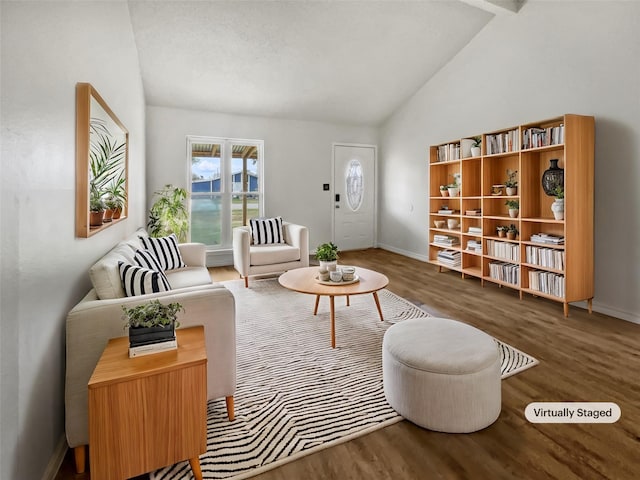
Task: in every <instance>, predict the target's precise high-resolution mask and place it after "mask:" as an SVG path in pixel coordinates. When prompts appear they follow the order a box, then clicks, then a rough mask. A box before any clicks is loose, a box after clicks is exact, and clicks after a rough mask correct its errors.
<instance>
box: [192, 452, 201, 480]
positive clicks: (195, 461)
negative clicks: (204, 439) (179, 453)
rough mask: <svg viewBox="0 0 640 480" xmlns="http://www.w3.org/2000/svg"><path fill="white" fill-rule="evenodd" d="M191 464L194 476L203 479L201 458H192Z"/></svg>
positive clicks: (199, 479) (197, 479)
mask: <svg viewBox="0 0 640 480" xmlns="http://www.w3.org/2000/svg"><path fill="white" fill-rule="evenodd" d="M189 465H191V470H192V471H193V478H195V479H196V480H202V470H201V469H200V459H199V458H198V457H195V458H190V459H189Z"/></svg>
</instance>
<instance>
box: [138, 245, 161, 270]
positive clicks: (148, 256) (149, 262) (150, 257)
mask: <svg viewBox="0 0 640 480" xmlns="http://www.w3.org/2000/svg"><path fill="white" fill-rule="evenodd" d="M133 261H134V262H135V263H136V265H138V266H139V267H144V268H148V269H149V270H153V271H154V272H162V266H161V265H160V262H159V261H158V258H157V257H156V256H155V255H154V254H153V252H152V251H151V250H136V253H135V255H134V256H133Z"/></svg>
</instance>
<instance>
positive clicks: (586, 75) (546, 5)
mask: <svg viewBox="0 0 640 480" xmlns="http://www.w3.org/2000/svg"><path fill="white" fill-rule="evenodd" d="M639 31H640V4H638V3H635V2H566V3H565V2H531V1H529V2H527V3H525V5H524V6H523V7H522V9H521V10H520V12H519V13H518V14H516V15H505V16H499V17H496V18H494V19H493V20H492V21H491V22H489V24H488V25H487V26H486V27H485V28H484V29H483V30H482V31H481V32H480V33H479V34H478V35H477V36H476V38H474V40H473V41H472V42H471V43H470V44H469V45H467V46H466V47H465V48H464V49H463V50H462V51H461V52H460V53H459V54H458V55H457V56H456V57H455V58H454V59H453V60H452V61H451V62H450V63H449V64H448V65H446V66H445V67H444V68H443V69H442V70H441V71H440V72H438V74H437V75H436V76H435V77H434V78H432V79H431V80H430V81H429V82H428V83H427V84H425V85H424V86H423V87H422V88H421V89H420V90H419V92H418V93H417V94H416V95H415V96H414V97H413V98H411V99H410V100H409V101H408V102H407V104H406V105H404V106H403V107H402V108H401V109H400V110H398V111H397V112H396V113H395V114H394V115H393V117H392V118H391V119H390V120H389V121H387V122H386V123H385V125H384V126H383V127H382V129H381V137H380V139H381V140H380V143H381V154H380V157H381V169H380V171H381V179H382V185H381V198H382V201H381V215H380V227H381V228H380V237H379V238H380V241H381V243H382V244H383V245H384V246H386V247H387V248H390V249H393V250H396V251H399V252H404V253H406V254H409V255H412V256H415V257H419V258H426V257H427V214H428V204H427V192H428V172H427V162H428V146H429V145H431V144H436V143H442V142H446V141H450V140H453V139H456V138H458V139H459V138H461V137H463V136H469V135H474V134H478V133H481V132H486V131H491V130H493V129H498V128H504V127H508V126H512V125H518V124H520V123H525V122H530V121H535V120H542V119H545V118H550V117H554V116H556V115H561V114H563V113H577V114H584V115H594V116H595V118H596V147H595V148H596V168H595V175H596V178H595V201H596V208H595V230H596V233H595V244H596V247H595V272H596V273H595V299H594V308H595V309H597V310H600V311H603V312H606V313H609V314H611V315H614V316H617V317H620V318H625V319H627V320H632V321H638V322H640V295H638V292H639V291H640V289H639V285H640V268H638V265H640V238H639V237H640V190H639V189H638V188H637V187H638V184H640V162H639V160H640V158H639V157H640V122H639V121H638V119H640V83H639V82H638V79H639V78H640V36H639V35H638V32H639ZM412 205H413V206H414V207H415V208H414V209H413V211H411V206H412ZM425 268H426V267H425Z"/></svg>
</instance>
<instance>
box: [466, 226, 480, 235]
mask: <svg viewBox="0 0 640 480" xmlns="http://www.w3.org/2000/svg"><path fill="white" fill-rule="evenodd" d="M467 233H470V234H472V235H482V228H481V227H469V229H468V230H467Z"/></svg>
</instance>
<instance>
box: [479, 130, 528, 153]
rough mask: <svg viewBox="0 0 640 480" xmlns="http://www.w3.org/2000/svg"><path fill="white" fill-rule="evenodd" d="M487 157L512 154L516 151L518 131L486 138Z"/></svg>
mask: <svg viewBox="0 0 640 480" xmlns="http://www.w3.org/2000/svg"><path fill="white" fill-rule="evenodd" d="M486 143H487V155H493V154H494V153H505V152H513V151H517V150H518V144H519V143H520V142H519V141H518V130H517V129H514V130H509V131H508V132H504V133H496V134H495V135H487V136H486Z"/></svg>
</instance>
